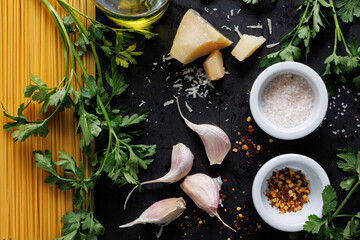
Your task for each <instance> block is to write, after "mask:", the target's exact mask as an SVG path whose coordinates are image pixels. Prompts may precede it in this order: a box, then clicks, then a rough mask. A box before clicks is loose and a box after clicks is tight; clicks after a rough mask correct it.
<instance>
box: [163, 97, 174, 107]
mask: <svg viewBox="0 0 360 240" xmlns="http://www.w3.org/2000/svg"><path fill="white" fill-rule="evenodd" d="M173 103H174V99H171V100H169V101H166V102H164V104H163V106H164V107H166V106H169V105H171V104H173Z"/></svg>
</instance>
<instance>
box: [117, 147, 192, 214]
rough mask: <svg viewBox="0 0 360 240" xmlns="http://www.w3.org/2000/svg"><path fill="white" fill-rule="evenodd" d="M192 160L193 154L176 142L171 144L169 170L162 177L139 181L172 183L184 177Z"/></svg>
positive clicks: (128, 196) (189, 168)
mask: <svg viewBox="0 0 360 240" xmlns="http://www.w3.org/2000/svg"><path fill="white" fill-rule="evenodd" d="M193 162H194V155H193V154H192V152H191V150H190V149H189V148H188V147H187V146H185V145H184V144H182V143H178V144H176V145H175V146H173V150H172V154H171V167H170V171H169V172H168V173H167V174H166V175H165V176H163V177H161V178H158V179H155V180H151V181H146V182H142V183H140V185H145V184H150V183H160V182H162V183H174V182H177V181H179V180H180V179H182V178H183V177H185V176H186V175H187V174H188V173H189V172H190V170H191V168H192V166H193ZM137 187H138V186H135V187H134V188H133V189H132V190H131V191H130V193H129V194H128V195H127V197H126V200H125V203H124V209H126V204H127V202H128V201H129V198H130V196H131V194H132V193H133V192H134V190H135V189H136V188H137Z"/></svg>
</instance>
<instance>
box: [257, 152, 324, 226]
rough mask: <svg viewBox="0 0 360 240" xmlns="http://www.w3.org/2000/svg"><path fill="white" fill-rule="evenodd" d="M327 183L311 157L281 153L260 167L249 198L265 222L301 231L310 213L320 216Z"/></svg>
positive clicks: (319, 167)
mask: <svg viewBox="0 0 360 240" xmlns="http://www.w3.org/2000/svg"><path fill="white" fill-rule="evenodd" d="M287 180H288V181H287ZM298 180H300V181H298ZM329 184H330V181H329V178H328V176H327V174H326V172H325V171H324V169H323V168H322V167H321V166H320V165H319V164H318V163H317V162H315V161H314V160H313V159H311V158H309V157H306V156H304V155H300V154H283V155H280V156H277V157H274V158H272V159H271V160H269V161H268V162H266V163H265V164H264V165H263V166H262V167H261V168H260V170H259V171H258V173H257V174H256V176H255V179H254V182H253V186H252V198H253V202H254V205H255V208H256V211H257V212H258V214H259V215H260V216H261V218H262V219H263V220H264V221H265V222H266V223H267V224H269V225H270V226H272V227H274V228H276V229H278V230H281V231H285V232H298V231H301V230H303V225H304V224H305V221H307V220H308V216H309V215H311V214H315V215H317V216H319V217H321V212H322V206H323V200H322V191H323V189H324V188H325V186H326V185H329ZM290 190H291V191H290Z"/></svg>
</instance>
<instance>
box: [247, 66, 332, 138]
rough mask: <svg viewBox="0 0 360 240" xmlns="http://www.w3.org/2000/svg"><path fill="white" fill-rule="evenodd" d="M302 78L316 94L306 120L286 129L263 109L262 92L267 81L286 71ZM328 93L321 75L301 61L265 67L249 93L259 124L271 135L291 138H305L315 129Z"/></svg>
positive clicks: (253, 111) (326, 104) (324, 111)
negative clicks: (272, 119) (276, 123)
mask: <svg viewBox="0 0 360 240" xmlns="http://www.w3.org/2000/svg"><path fill="white" fill-rule="evenodd" d="M288 73H291V74H294V75H298V76H301V77H303V78H304V79H305V80H306V81H307V82H308V84H309V86H310V87H311V90H312V92H313V95H314V102H313V108H312V110H311V113H310V115H309V116H308V117H307V119H306V120H305V121H304V122H302V123H301V124H300V125H298V126H295V127H291V128H284V127H279V126H277V125H275V124H274V123H272V122H271V121H270V120H269V119H268V118H267V116H266V115H265V113H264V111H263V95H264V92H265V89H266V87H267V86H268V84H269V83H270V82H271V81H272V80H273V79H275V78H276V77H279V76H282V75H284V74H288ZM327 107H328V94H327V90H326V86H325V84H324V82H323V80H322V79H321V77H320V76H319V75H318V74H317V73H316V72H315V71H314V70H313V69H312V68H310V67H308V66H306V65H304V64H302V63H298V62H281V63H277V64H274V65H272V66H270V67H268V68H267V69H265V70H264V71H263V72H262V73H261V74H260V75H259V76H258V77H257V78H256V80H255V82H254V84H253V86H252V88H251V93H250V110H251V114H252V115H253V118H254V120H255V122H256V123H257V125H258V126H259V127H260V128H261V129H262V130H263V131H264V132H266V133H267V134H269V135H270V136H273V137H276V138H279V139H285V140H291V139H298V138H302V137H304V136H306V135H308V134H310V133H311V132H313V131H314V130H315V129H316V128H317V127H318V126H319V125H320V123H321V122H322V120H323V119H324V117H325V114H326V111H327Z"/></svg>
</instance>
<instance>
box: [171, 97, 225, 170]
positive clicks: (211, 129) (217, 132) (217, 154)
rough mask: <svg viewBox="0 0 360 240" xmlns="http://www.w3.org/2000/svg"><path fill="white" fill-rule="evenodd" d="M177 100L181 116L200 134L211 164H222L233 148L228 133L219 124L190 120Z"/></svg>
mask: <svg viewBox="0 0 360 240" xmlns="http://www.w3.org/2000/svg"><path fill="white" fill-rule="evenodd" d="M176 102H177V106H178V109H179V113H180V116H181V117H182V118H183V119H184V121H185V123H186V125H187V126H188V127H189V128H190V129H191V130H193V131H194V132H196V133H197V134H198V135H199V136H200V138H201V140H202V142H203V144H204V147H205V151H206V155H207V157H208V159H209V162H210V165H214V164H221V163H222V161H224V158H225V157H226V155H227V154H228V152H229V151H230V148H231V144H230V139H229V137H228V135H227V134H226V133H225V132H224V131H223V130H222V129H221V128H219V127H218V126H215V125H211V124H194V123H192V122H190V121H189V120H187V119H186V118H185V117H184V115H183V114H182V112H181V109H180V105H179V100H178V98H176Z"/></svg>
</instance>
